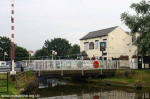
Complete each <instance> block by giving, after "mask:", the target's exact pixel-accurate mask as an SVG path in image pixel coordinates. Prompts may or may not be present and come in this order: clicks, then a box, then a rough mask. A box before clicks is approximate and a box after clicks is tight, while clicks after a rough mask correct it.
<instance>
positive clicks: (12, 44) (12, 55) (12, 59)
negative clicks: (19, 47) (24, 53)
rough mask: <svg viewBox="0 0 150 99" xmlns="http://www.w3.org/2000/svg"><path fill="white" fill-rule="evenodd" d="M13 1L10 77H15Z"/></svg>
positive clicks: (12, 2)
mask: <svg viewBox="0 0 150 99" xmlns="http://www.w3.org/2000/svg"><path fill="white" fill-rule="evenodd" d="M14 23H15V22H14V0H11V32H12V34H11V64H12V71H11V72H10V74H11V75H15V74H16V71H15V62H14V60H15V46H14V29H15V27H14Z"/></svg>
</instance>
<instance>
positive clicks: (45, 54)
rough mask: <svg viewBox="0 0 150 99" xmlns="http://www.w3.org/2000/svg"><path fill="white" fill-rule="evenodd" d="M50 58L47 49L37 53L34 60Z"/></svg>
mask: <svg viewBox="0 0 150 99" xmlns="http://www.w3.org/2000/svg"><path fill="white" fill-rule="evenodd" d="M47 56H49V54H48V51H47V50H46V49H45V48H42V49H39V50H37V51H35V54H34V58H36V59H40V58H44V57H47Z"/></svg>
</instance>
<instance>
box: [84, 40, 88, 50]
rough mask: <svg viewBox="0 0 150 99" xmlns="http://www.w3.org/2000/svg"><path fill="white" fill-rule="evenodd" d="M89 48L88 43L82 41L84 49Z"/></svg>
mask: <svg viewBox="0 0 150 99" xmlns="http://www.w3.org/2000/svg"><path fill="white" fill-rule="evenodd" d="M88 49H89V43H88V42H84V50H85V51H87V50H88Z"/></svg>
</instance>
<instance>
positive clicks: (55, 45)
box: [43, 38, 71, 56]
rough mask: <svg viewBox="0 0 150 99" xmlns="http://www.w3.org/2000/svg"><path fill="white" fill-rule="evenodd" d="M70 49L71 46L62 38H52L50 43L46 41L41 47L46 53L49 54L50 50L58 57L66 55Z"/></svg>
mask: <svg viewBox="0 0 150 99" xmlns="http://www.w3.org/2000/svg"><path fill="white" fill-rule="evenodd" d="M70 47H71V44H69V41H67V40H66V39H62V38H54V39H52V40H51V41H49V40H46V41H45V43H44V46H43V48H45V49H46V50H47V52H48V53H50V54H51V52H52V50H54V51H56V52H57V55H58V56H66V55H68V54H69V49H70Z"/></svg>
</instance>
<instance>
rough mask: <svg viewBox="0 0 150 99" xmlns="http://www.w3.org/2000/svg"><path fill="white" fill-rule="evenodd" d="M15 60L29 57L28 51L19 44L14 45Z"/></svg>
mask: <svg viewBox="0 0 150 99" xmlns="http://www.w3.org/2000/svg"><path fill="white" fill-rule="evenodd" d="M15 56H16V59H15V61H21V60H27V59H28V58H29V52H28V51H27V50H26V49H25V48H23V47H20V46H15Z"/></svg>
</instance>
